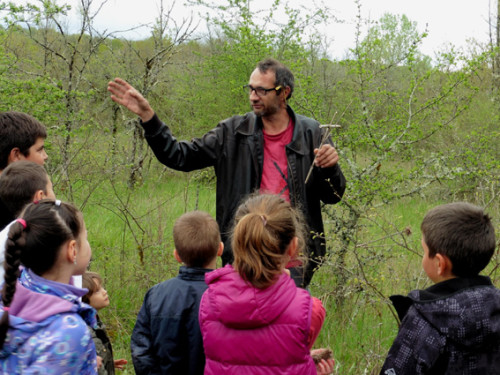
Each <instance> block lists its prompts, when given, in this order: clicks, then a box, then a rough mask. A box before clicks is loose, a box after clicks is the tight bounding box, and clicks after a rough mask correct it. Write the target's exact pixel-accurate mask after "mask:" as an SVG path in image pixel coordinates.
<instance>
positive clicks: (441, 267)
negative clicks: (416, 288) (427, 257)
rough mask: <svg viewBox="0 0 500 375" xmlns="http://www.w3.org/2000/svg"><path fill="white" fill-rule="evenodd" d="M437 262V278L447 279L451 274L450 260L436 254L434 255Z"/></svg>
mask: <svg viewBox="0 0 500 375" xmlns="http://www.w3.org/2000/svg"><path fill="white" fill-rule="evenodd" d="M435 258H436V262H437V270H436V271H437V274H438V276H442V277H447V276H449V275H451V274H452V272H451V270H452V264H451V260H450V258H448V257H447V256H446V255H443V254H440V253H437V254H436V255H435Z"/></svg>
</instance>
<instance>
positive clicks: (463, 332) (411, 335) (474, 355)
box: [380, 276, 500, 375]
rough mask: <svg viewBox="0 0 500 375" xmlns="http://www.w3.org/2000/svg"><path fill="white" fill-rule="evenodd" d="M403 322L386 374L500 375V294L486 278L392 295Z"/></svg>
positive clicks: (463, 279) (479, 277)
mask: <svg viewBox="0 0 500 375" xmlns="http://www.w3.org/2000/svg"><path fill="white" fill-rule="evenodd" d="M391 300H392V302H393V304H394V307H395V308H396V310H397V312H398V314H399V317H400V319H401V327H400V329H399V333H398V335H397V337H396V339H395V340H394V343H393V344H392V347H391V349H390V350H389V354H388V356H387V358H386V360H385V363H384V366H383V368H382V370H381V372H380V374H383V375H401V374H439V375H443V374H453V375H456V374H463V375H466V374H467V375H472V374H478V375H479V374H481V375H485V374H500V290H498V289H496V288H495V287H494V286H493V285H492V283H491V281H490V279H489V278H488V277H486V276H475V277H471V278H455V279H450V280H447V281H443V282H440V283H437V284H435V285H433V286H431V287H430V288H428V289H425V290H414V291H412V292H410V294H409V295H408V297H405V296H392V297H391Z"/></svg>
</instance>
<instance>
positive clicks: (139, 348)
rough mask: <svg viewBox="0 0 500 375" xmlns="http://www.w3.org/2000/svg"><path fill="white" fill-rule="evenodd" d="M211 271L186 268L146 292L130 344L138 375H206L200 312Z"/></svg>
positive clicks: (181, 268)
mask: <svg viewBox="0 0 500 375" xmlns="http://www.w3.org/2000/svg"><path fill="white" fill-rule="evenodd" d="M210 271H212V270H210V269H205V268H190V267H184V266H182V267H180V269H179V274H178V275H177V277H175V278H173V279H170V280H167V281H164V282H162V283H160V284H157V285H155V286H154V287H152V288H151V289H150V290H149V291H148V292H147V293H146V296H145V297H144V302H143V304H142V307H141V310H140V311H139V315H138V316H137V321H136V323H135V327H134V330H133V332H132V338H131V342H130V346H131V350H132V361H133V363H134V368H135V371H136V373H137V375H142V374H163V375H168V374H175V375H177V374H183V375H201V374H203V369H204V367H205V353H204V352H203V342H202V338H201V332H200V325H199V323H198V311H199V307H200V300H201V296H202V294H203V292H205V290H206V289H207V285H206V284H205V274H206V273H207V272H210Z"/></svg>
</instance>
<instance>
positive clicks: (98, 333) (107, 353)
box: [90, 315, 115, 375]
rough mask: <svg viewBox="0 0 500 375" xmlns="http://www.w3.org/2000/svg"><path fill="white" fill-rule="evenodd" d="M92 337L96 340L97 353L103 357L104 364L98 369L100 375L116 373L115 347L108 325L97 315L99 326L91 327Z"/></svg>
mask: <svg viewBox="0 0 500 375" xmlns="http://www.w3.org/2000/svg"><path fill="white" fill-rule="evenodd" d="M90 333H91V334H92V339H93V340H94V344H95V350H96V352H97V355H98V356H100V357H101V358H102V365H101V367H99V369H98V374H99V375H114V373H115V361H114V359H113V349H112V347H111V341H110V340H109V337H108V333H107V332H106V326H105V325H104V323H103V322H102V321H101V319H100V318H99V315H97V328H95V329H94V328H90Z"/></svg>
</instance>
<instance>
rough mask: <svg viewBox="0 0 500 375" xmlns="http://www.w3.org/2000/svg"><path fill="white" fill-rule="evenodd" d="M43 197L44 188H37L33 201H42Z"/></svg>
mask: <svg viewBox="0 0 500 375" xmlns="http://www.w3.org/2000/svg"><path fill="white" fill-rule="evenodd" d="M43 198H45V193H44V192H43V190H37V191H36V193H35V194H34V195H33V199H32V202H37V201H41V200H42V199H43Z"/></svg>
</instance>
